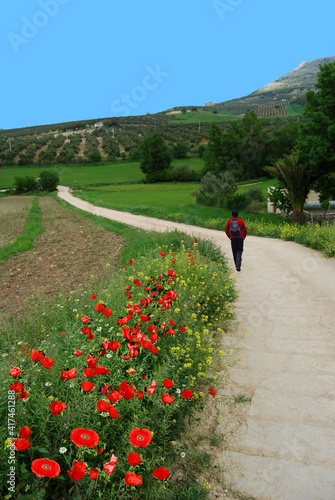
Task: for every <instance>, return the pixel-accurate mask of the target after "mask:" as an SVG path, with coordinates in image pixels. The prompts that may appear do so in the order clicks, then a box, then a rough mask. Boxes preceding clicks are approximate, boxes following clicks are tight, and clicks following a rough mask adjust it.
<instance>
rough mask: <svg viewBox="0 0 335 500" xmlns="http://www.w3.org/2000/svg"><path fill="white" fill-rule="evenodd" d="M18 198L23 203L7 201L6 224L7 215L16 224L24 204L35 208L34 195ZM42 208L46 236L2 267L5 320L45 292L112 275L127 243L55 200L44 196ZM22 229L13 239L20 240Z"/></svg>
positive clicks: (0, 206) (2, 209)
mask: <svg viewBox="0 0 335 500" xmlns="http://www.w3.org/2000/svg"><path fill="white" fill-rule="evenodd" d="M18 198H19V201H17V200H16V203H17V205H15V203H14V204H13V198H4V199H2V200H1V204H0V213H1V222H2V220H3V217H4V218H5V217H6V216H7V218H8V220H9V221H10V220H13V215H11V213H10V211H11V210H12V211H13V213H15V208H17V207H20V210H21V212H22V206H23V205H24V203H25V204H27V203H30V204H31V201H32V197H31V198H29V197H22V198H21V197H18ZM7 200H10V201H7ZM21 200H22V202H21ZM39 204H40V206H41V215H42V226H43V228H44V233H42V234H40V235H39V236H38V237H37V239H36V241H35V244H34V248H32V249H31V250H29V251H28V252H25V253H21V254H17V255H13V256H12V257H11V258H9V259H7V260H5V261H2V262H1V263H0V287H1V290H2V293H1V295H2V300H1V302H0V314H2V315H3V316H4V317H9V316H11V315H14V314H17V313H21V312H22V311H23V310H24V307H27V306H28V307H29V303H27V301H28V300H29V299H30V298H32V297H35V296H37V295H38V294H40V293H41V292H42V293H44V294H47V295H49V296H53V295H56V294H57V292H59V290H60V289H62V290H68V291H71V290H74V289H76V288H78V287H80V286H82V285H85V283H87V282H88V281H89V279H90V276H91V275H92V274H94V275H95V276H97V277H101V278H104V277H106V276H107V274H106V272H107V268H106V264H110V268H111V269H113V268H114V269H115V268H116V267H117V266H118V264H119V261H120V252H121V250H122V247H123V246H124V245H125V244H126V241H125V239H124V238H123V237H122V236H120V235H119V234H116V233H112V232H110V231H107V230H105V229H103V228H101V227H99V226H97V225H96V224H94V223H93V222H91V221H89V220H87V219H86V218H85V217H83V216H82V215H80V214H76V213H75V212H73V211H72V210H69V209H66V208H64V207H62V206H61V205H60V204H59V203H58V202H57V201H55V200H54V199H52V198H49V197H44V198H39ZM5 209H7V214H6V213H5ZM21 212H19V213H21ZM15 217H16V216H15ZM15 220H16V219H15ZM17 227H18V226H16V225H15V228H14V231H12V233H11V234H12V235H13V234H14V233H16V236H17V229H16V228H17ZM12 229H13V228H12ZM25 303H26V304H25Z"/></svg>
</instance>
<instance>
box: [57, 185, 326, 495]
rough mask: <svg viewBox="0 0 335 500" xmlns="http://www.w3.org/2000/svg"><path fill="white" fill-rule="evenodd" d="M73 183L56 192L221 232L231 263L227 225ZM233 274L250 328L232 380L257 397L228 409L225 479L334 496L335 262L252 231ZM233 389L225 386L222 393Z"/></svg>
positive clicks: (242, 487) (140, 222) (143, 220)
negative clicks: (208, 224) (157, 210)
mask: <svg viewBox="0 0 335 500" xmlns="http://www.w3.org/2000/svg"><path fill="white" fill-rule="evenodd" d="M68 191H69V189H68V188H66V187H64V186H59V193H58V195H59V196H60V197H61V198H63V199H64V200H65V201H67V202H68V203H70V204H72V205H74V206H76V207H78V208H80V209H82V210H85V211H88V212H91V213H94V214H96V215H100V216H103V217H107V218H110V219H113V220H117V221H119V222H124V223H125V224H129V225H132V226H136V227H141V228H143V229H150V230H155V231H165V230H168V229H170V230H173V229H179V230H181V231H184V232H187V233H189V234H191V235H194V236H202V237H206V238H210V239H213V240H214V241H215V242H216V243H218V244H219V245H220V247H221V249H222V251H223V252H224V253H226V255H227V257H228V261H229V264H230V265H231V266H232V258H231V250H230V243H229V240H228V238H227V237H226V235H225V234H224V233H223V232H220V231H213V230H209V229H203V228H199V227H195V226H187V225H185V224H178V223H174V222H169V221H162V220H158V219H153V218H149V217H143V216H139V215H132V214H129V213H124V212H118V211H115V210H108V209H105V208H99V207H95V206H93V205H91V204H90V203H88V202H85V201H83V200H80V199H78V198H75V197H74V196H72V195H71V194H70V193H69V192H68ZM232 267H233V266H232ZM232 272H233V273H234V274H235V275H236V280H237V287H238V288H239V289H240V292H239V298H238V301H237V303H236V309H237V311H236V312H237V316H238V318H239V321H240V324H239V328H240V330H241V332H243V331H247V332H248V335H247V336H246V337H245V345H246V349H245V350H244V352H243V358H244V359H243V361H241V363H240V364H239V365H238V366H236V367H234V368H232V369H231V370H230V372H229V386H230V387H231V388H232V390H233V393H235V394H243V395H245V396H246V397H250V398H251V402H250V403H248V404H246V405H242V407H241V410H240V415H238V418H236V419H234V422H232V421H229V415H228V412H227V415H225V410H222V411H221V413H222V415H223V417H224V418H223V419H222V420H219V424H218V425H219V431H221V432H222V433H223V434H225V436H227V435H228V437H227V439H226V445H225V446H224V448H225V449H223V450H219V453H218V456H217V464H218V465H222V466H225V467H226V468H227V467H228V472H227V473H226V474H225V478H226V480H228V481H229V482H230V484H231V486H232V487H233V488H234V489H235V490H236V491H239V492H240V493H241V494H243V495H245V496H252V497H254V498H256V499H258V500H266V499H270V500H334V499H335V342H334V326H333V320H334V311H335V260H334V259H326V258H324V257H323V256H322V255H320V254H319V253H317V252H316V251H314V250H310V249H308V248H305V247H302V246H300V245H298V244H295V243H292V242H285V241H281V240H276V239H268V238H258V237H253V236H248V237H247V239H246V241H245V251H244V254H243V264H242V271H241V273H237V272H235V271H232ZM225 394H226V391H225V388H223V389H222V392H221V391H218V394H217V398H218V399H217V400H218V401H220V397H223V396H224V395H225ZM225 417H226V418H225ZM236 422H237V424H236ZM229 425H230V426H231V429H230V430H231V432H228V431H229ZM218 497H219V498H221V497H223V493H222V495H221V494H220V493H219V496H218ZM213 498H215V496H213Z"/></svg>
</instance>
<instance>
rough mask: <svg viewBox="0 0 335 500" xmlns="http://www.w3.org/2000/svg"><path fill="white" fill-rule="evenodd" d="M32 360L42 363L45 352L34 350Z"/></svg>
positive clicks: (31, 355)
mask: <svg viewBox="0 0 335 500" xmlns="http://www.w3.org/2000/svg"><path fill="white" fill-rule="evenodd" d="M30 358H31V359H32V360H33V361H35V362H36V363H37V362H38V361H41V360H42V359H43V358H44V354H43V352H40V351H38V350H37V349H33V350H32V351H31V353H30Z"/></svg>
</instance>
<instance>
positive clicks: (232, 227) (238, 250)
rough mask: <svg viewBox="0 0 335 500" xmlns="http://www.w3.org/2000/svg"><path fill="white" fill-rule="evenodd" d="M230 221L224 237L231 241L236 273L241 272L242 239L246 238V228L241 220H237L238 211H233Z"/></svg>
mask: <svg viewBox="0 0 335 500" xmlns="http://www.w3.org/2000/svg"><path fill="white" fill-rule="evenodd" d="M232 216H233V217H232V220H229V221H228V222H227V225H226V235H227V236H228V238H229V239H230V241H231V249H232V251H233V256H234V262H235V267H236V271H241V264H242V252H243V243H244V238H245V237H246V236H247V228H246V227H245V224H244V222H243V220H242V219H238V211H237V210H233V212H232Z"/></svg>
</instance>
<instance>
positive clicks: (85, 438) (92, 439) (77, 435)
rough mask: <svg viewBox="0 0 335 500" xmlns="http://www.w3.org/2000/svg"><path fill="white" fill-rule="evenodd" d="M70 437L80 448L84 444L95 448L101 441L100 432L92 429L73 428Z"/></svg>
mask: <svg viewBox="0 0 335 500" xmlns="http://www.w3.org/2000/svg"><path fill="white" fill-rule="evenodd" d="M70 438H71V441H72V442H73V443H74V444H75V445H76V446H78V447H79V448H81V447H82V446H87V447H88V448H93V447H94V446H96V445H97V444H98V443H99V436H98V434H97V433H96V432H95V431H92V430H91V429H81V428H78V429H73V431H72V432H71V434H70Z"/></svg>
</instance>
